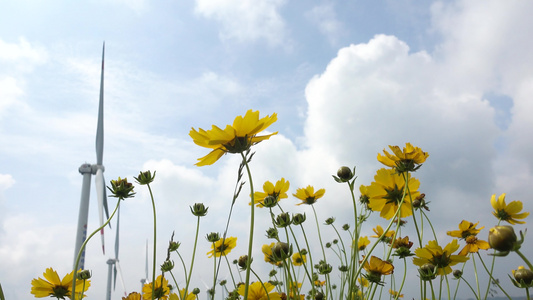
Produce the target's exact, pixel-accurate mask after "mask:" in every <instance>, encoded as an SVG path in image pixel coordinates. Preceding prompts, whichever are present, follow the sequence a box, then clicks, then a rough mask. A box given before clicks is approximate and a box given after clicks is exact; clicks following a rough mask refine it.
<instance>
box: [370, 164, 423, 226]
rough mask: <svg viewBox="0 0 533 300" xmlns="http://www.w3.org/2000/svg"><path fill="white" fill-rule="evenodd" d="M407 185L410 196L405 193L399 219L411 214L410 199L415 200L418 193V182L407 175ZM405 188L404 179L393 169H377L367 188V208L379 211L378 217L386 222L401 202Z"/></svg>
mask: <svg viewBox="0 0 533 300" xmlns="http://www.w3.org/2000/svg"><path fill="white" fill-rule="evenodd" d="M406 176H408V180H407V184H408V187H409V189H408V190H409V191H410V193H411V194H410V195H409V193H408V192H407V191H405V199H404V202H403V203H402V205H401V207H400V213H399V215H398V216H399V217H400V218H405V217H408V216H410V215H412V214H413V209H412V206H411V199H415V198H416V197H417V196H418V195H419V194H420V193H419V192H418V187H419V186H420V181H418V179H416V178H412V177H411V176H410V175H409V174H407V175H406ZM404 188H405V179H404V178H403V176H402V175H400V174H398V173H397V172H396V171H395V170H394V169H379V170H378V171H377V173H376V175H375V176H374V182H372V183H371V184H370V185H369V186H367V189H366V192H367V196H368V198H369V199H368V201H369V202H368V207H370V209H372V210H373V211H379V212H380V214H379V215H380V216H381V217H382V218H385V219H387V220H389V219H391V218H392V217H394V215H395V214H396V211H397V210H398V207H399V204H400V202H401V201H402V198H403V195H404Z"/></svg>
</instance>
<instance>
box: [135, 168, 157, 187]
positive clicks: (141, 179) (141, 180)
mask: <svg viewBox="0 0 533 300" xmlns="http://www.w3.org/2000/svg"><path fill="white" fill-rule="evenodd" d="M133 178H134V179H135V181H137V183H138V184H141V185H145V184H149V183H151V182H152V181H154V178H155V171H154V175H152V172H150V171H145V172H139V176H137V177H133Z"/></svg>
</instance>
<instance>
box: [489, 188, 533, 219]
mask: <svg viewBox="0 0 533 300" xmlns="http://www.w3.org/2000/svg"><path fill="white" fill-rule="evenodd" d="M490 203H491V204H492V207H493V208H494V211H493V212H492V214H493V215H494V216H495V217H496V218H498V219H500V220H502V221H506V222H508V223H510V224H512V225H515V224H526V222H525V221H519V220H517V219H525V218H526V217H527V216H529V213H528V212H523V213H520V211H521V210H522V207H523V206H522V202H521V201H511V203H509V204H505V193H503V194H501V195H500V196H499V197H498V199H496V195H492V198H491V199H490Z"/></svg>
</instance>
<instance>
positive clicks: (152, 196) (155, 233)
mask: <svg viewBox="0 0 533 300" xmlns="http://www.w3.org/2000/svg"><path fill="white" fill-rule="evenodd" d="M146 185H147V186H148V191H149V192H150V199H151V200H152V211H153V215H154V253H153V257H154V258H153V261H152V265H153V266H152V300H154V297H155V265H156V254H157V229H156V224H157V216H156V212H155V201H154V195H153V194H152V188H151V187H150V184H149V183H148V184H146Z"/></svg>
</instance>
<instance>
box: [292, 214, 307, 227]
mask: <svg viewBox="0 0 533 300" xmlns="http://www.w3.org/2000/svg"><path fill="white" fill-rule="evenodd" d="M303 222H305V213H304V214H300V213H298V214H295V215H293V216H292V223H293V224H294V225H300V224H302V223H303Z"/></svg>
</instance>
